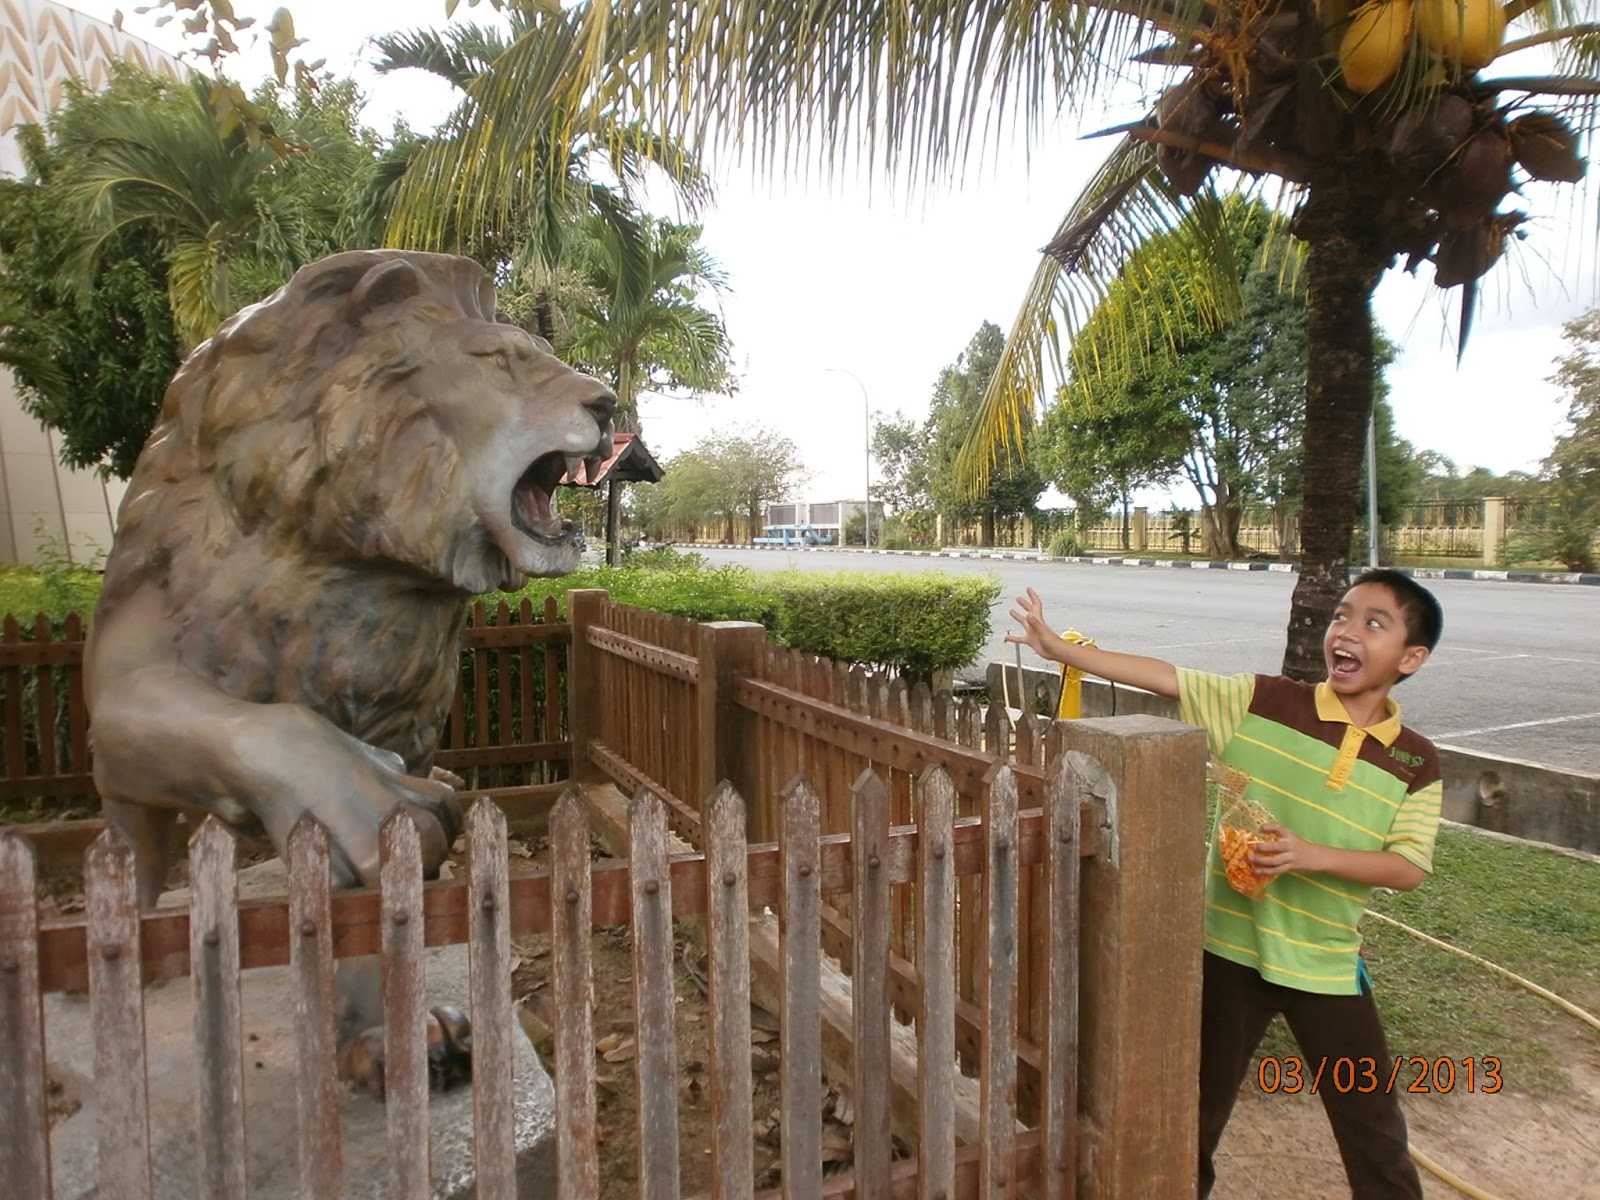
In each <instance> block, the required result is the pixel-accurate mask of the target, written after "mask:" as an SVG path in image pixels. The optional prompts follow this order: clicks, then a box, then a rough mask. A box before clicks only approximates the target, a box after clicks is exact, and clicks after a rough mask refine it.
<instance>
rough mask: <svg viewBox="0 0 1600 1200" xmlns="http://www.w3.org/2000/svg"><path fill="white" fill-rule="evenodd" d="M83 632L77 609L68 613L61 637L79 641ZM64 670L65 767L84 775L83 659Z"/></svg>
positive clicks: (86, 747)
mask: <svg viewBox="0 0 1600 1200" xmlns="http://www.w3.org/2000/svg"><path fill="white" fill-rule="evenodd" d="M83 636H84V634H83V618H82V617H80V616H79V615H78V614H77V613H70V614H69V615H68V616H67V620H66V624H65V628H64V629H63V631H62V640H63V641H66V642H81V641H82V640H83ZM66 670H67V770H68V771H70V772H72V773H73V774H74V775H86V774H88V772H89V707H88V704H87V702H86V701H85V699H84V686H83V663H82V662H75V663H69V664H68V665H67V669H66ZM90 790H91V791H92V789H90Z"/></svg>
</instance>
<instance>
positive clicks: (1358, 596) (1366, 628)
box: [1322, 583, 1428, 696]
mask: <svg viewBox="0 0 1600 1200" xmlns="http://www.w3.org/2000/svg"><path fill="white" fill-rule="evenodd" d="M1409 640H1410V638H1409V635H1408V634H1407V632H1406V614H1405V612H1404V610H1402V609H1401V607H1400V602H1399V600H1398V598H1397V597H1396V596H1395V594H1394V593H1393V592H1392V591H1390V590H1389V589H1388V588H1387V587H1385V586H1384V585H1383V584H1381V583H1363V584H1361V585H1360V586H1359V587H1353V588H1351V589H1350V590H1349V591H1348V592H1346V593H1345V594H1344V599H1342V600H1340V601H1339V607H1338V608H1336V609H1334V610H1333V620H1332V621H1330V622H1328V632H1327V633H1326V634H1324V635H1323V638H1322V658H1323V661H1324V663H1326V665H1327V668H1328V684H1329V686H1331V687H1332V688H1333V690H1334V691H1335V692H1337V693H1338V694H1339V695H1341V696H1352V695H1360V694H1361V693H1364V692H1372V691H1378V690H1383V691H1387V690H1388V689H1389V688H1390V687H1391V686H1393V684H1394V683H1395V682H1396V681H1397V680H1398V679H1399V678H1400V676H1402V675H1409V674H1411V673H1412V672H1413V671H1415V670H1416V669H1417V668H1418V667H1420V666H1422V664H1423V663H1425V662H1427V661H1428V648H1427V647H1426V646H1411V645H1407V642H1408V641H1409Z"/></svg>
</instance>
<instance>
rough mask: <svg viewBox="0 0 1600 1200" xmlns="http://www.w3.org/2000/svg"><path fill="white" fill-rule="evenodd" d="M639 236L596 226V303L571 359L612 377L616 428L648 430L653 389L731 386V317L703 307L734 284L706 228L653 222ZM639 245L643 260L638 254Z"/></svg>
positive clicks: (586, 247)
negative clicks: (642, 405)
mask: <svg viewBox="0 0 1600 1200" xmlns="http://www.w3.org/2000/svg"><path fill="white" fill-rule="evenodd" d="M637 228H638V232H637V234H636V235H630V234H627V233H625V232H621V231H619V230H618V228H617V226H616V224H615V223H613V222H611V221H605V220H601V219H600V218H598V217H593V218H590V220H589V221H588V222H586V224H585V226H584V234H585V237H584V242H583V246H582V248H581V251H580V260H579V271H580V273H581V274H582V275H583V277H584V278H585V279H586V280H587V281H588V283H589V286H590V290H589V294H588V296H587V297H586V298H585V299H584V300H583V301H581V302H580V303H579V305H578V306H577V309H576V311H575V313H574V315H573V326H572V331H571V335H570V337H569V338H568V339H567V340H566V341H565V342H564V343H563V347H562V348H563V350H564V352H565V353H566V354H567V355H568V357H570V358H571V359H572V360H573V361H574V362H577V363H580V364H582V365H584V366H586V367H588V368H590V369H591V370H593V371H595V372H596V373H597V374H599V375H601V376H603V377H605V378H606V379H607V380H608V381H609V382H610V383H611V386H612V388H613V389H614V390H615V391H616V393H617V418H616V420H617V427H618V428H619V429H632V430H637V429H638V427H639V394H640V392H642V391H644V390H645V389H646V388H681V389H686V390H688V391H692V392H712V391H724V390H726V389H727V388H728V387H729V386H730V385H731V383H732V371H731V364H730V362H729V354H730V347H729V343H728V335H727V332H726V330H724V328H723V325H722V319H721V318H720V317H719V316H718V315H717V314H716V313H714V312H711V311H710V310H709V309H707V308H705V307H703V306H702V305H701V304H700V300H699V295H700V292H701V290H702V289H709V290H711V291H712V292H713V293H716V292H719V291H721V290H722V289H723V287H724V286H725V285H726V276H725V275H724V273H723V271H722V268H721V267H720V266H718V265H717V263H716V261H715V260H713V259H712V257H711V256H710V255H709V254H707V253H706V252H705V250H704V249H703V248H702V247H701V246H700V244H699V237H700V229H699V227H698V226H694V225H675V224H673V223H672V222H671V221H667V220H664V219H662V218H659V217H645V218H642V219H641V220H640V221H639V223H638V227H637ZM636 240H637V242H638V243H639V244H642V246H643V248H644V253H643V255H636V254H633V253H631V250H632V247H633V244H634V242H635V241H636Z"/></svg>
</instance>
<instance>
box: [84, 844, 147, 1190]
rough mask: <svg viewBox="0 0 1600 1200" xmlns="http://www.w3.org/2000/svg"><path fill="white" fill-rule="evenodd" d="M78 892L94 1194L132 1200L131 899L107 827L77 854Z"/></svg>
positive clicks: (143, 1165)
mask: <svg viewBox="0 0 1600 1200" xmlns="http://www.w3.org/2000/svg"><path fill="white" fill-rule="evenodd" d="M83 893H84V894H83V900H84V916H85V920H86V922H87V925H88V930H87V937H86V944H85V950H86V952H87V955H88V959H89V1018H90V1027H91V1028H92V1030H93V1033H94V1077H95V1094H96V1097H97V1104H96V1106H97V1108H98V1110H99V1111H98V1120H97V1121H96V1126H95V1145H96V1147H97V1153H98V1155H99V1164H98V1165H99V1172H98V1176H99V1182H100V1189H101V1190H102V1191H103V1192H104V1193H105V1194H106V1195H109V1196H116V1197H118V1198H119V1200H123V1198H125V1200H139V1198H140V1197H148V1196H149V1195H150V1194H151V1190H150V1121H149V1101H148V1098H147V1094H146V1091H145V1079H146V1075H145V1044H144V996H143V990H142V981H141V979H140V974H141V973H140V970H139V898H138V895H137V891H136V887H135V883H134V868H133V846H132V844H131V843H130V842H129V841H128V839H127V838H126V837H124V836H123V835H122V834H121V833H120V832H119V831H117V830H116V829H107V830H106V831H105V832H104V833H102V834H101V835H100V836H99V837H97V838H96V839H95V840H94V843H93V844H92V845H91V846H90V847H89V849H88V851H87V852H86V853H85V854H84V860H83Z"/></svg>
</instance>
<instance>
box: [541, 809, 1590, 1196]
mask: <svg viewBox="0 0 1600 1200" xmlns="http://www.w3.org/2000/svg"><path fill="white" fill-rule="evenodd" d="M524 850H525V852H526V854H527V855H528V857H529V860H530V862H532V861H537V860H538V859H539V858H540V857H541V856H542V852H543V847H542V845H540V844H539V842H538V840H537V839H529V840H528V842H527V844H526V845H525V847H524ZM595 853H596V855H597V856H598V855H599V854H600V851H599V850H598V849H597V850H596V851H595ZM523 865H527V864H524V863H516V864H514V866H516V867H520V866H523ZM516 950H517V954H518V956H519V958H520V959H521V965H519V967H518V968H517V970H516V973H515V975H514V983H513V994H514V995H515V996H516V997H517V999H518V1000H519V1001H520V1002H521V1003H522V1004H523V1011H524V1012H525V1014H526V1015H525V1018H524V1024H525V1025H526V1026H527V1027H528V1029H529V1033H530V1035H531V1036H533V1037H534V1039H535V1042H536V1044H539V1043H542V1044H541V1046H540V1048H541V1053H542V1055H543V1057H544V1058H545V1061H546V1063H547V1064H548V1062H549V1059H550V1055H549V1053H548V1050H549V1043H548V1021H549V1012H548V1008H547V1006H546V1004H545V1002H544V1000H543V998H542V996H543V993H544V992H545V990H546V981H547V980H548V975H549V950H548V939H545V938H529V939H525V940H522V941H520V942H519V943H518V944H517V947H516ZM678 950H679V953H678V996H679V1003H678V1021H677V1036H678V1042H677V1053H678V1071H679V1076H680V1080H681V1086H680V1089H679V1108H678V1119H679V1137H680V1144H681V1146H682V1152H681V1154H680V1158H679V1162H680V1167H681V1171H682V1191H683V1194H684V1195H686V1196H693V1195H697V1194H705V1193H706V1192H707V1191H708V1189H709V1186H710V1165H711V1144H712V1139H713V1138H714V1137H715V1136H716V1131H715V1129H714V1128H713V1126H712V1123H711V1111H710V1105H709V1101H708V1098H707V1096H706V1092H705V1085H706V1058H707V1050H706V1045H707V1041H706V1015H707V1007H706V1003H705V993H704V984H703V979H704V972H703V969H702V968H700V967H699V966H698V964H697V962H696V961H695V960H694V959H693V957H692V954H693V952H692V950H691V949H690V946H689V944H688V942H687V941H686V940H684V939H683V938H680V940H679V945H678ZM631 972H632V963H631V944H630V938H629V936H628V931H627V930H625V929H618V930H603V931H601V932H599V933H597V934H596V936H595V941H594V976H595V1004H596V1016H595V1031H596V1039H597V1045H596V1054H597V1062H596V1069H597V1071H598V1073H599V1079H600V1096H599V1103H598V1115H599V1120H600V1126H601V1131H602V1139H603V1140H602V1143H601V1147H600V1177H601V1179H602V1180H603V1181H604V1182H603V1184H602V1187H603V1189H604V1190H603V1193H602V1195H603V1196H604V1197H605V1200H623V1198H624V1197H631V1196H632V1195H633V1194H634V1187H633V1184H634V1179H635V1177H636V1170H635V1161H636V1154H637V1145H636V1134H635V1125H634V1099H635V1096H634V1064H633V1050H634V1045H633V1040H632V1032H633V1017H632V1013H633V993H632V974H631ZM752 1030H753V1034H752V1043H753V1044H752V1046H751V1062H752V1066H753V1068H754V1083H755V1090H754V1100H755V1106H754V1108H755V1119H756V1127H757V1142H756V1147H755V1170H756V1180H755V1184H756V1187H757V1189H763V1188H769V1187H775V1186H776V1185H777V1183H778V1178H779V1173H778V1166H777V1163H778V1137H777V1129H778V1107H779V1100H778V1076H777V1066H778V1037H777V1022H776V1020H775V1019H774V1018H773V1017H772V1015H771V1014H770V1013H766V1012H765V1011H764V1010H761V1009H755V1010H753V1012H752ZM1552 1049H1553V1050H1555V1051H1556V1053H1557V1054H1558V1055H1559V1060H1560V1061H1561V1062H1562V1063H1563V1064H1564V1066H1565V1067H1566V1069H1567V1071H1568V1073H1569V1075H1570V1076H1571V1078H1572V1080H1573V1091H1572V1092H1571V1093H1570V1094H1565V1095H1561V1096H1556V1097H1549V1098H1534V1097H1532V1096H1530V1095H1528V1094H1527V1093H1526V1092H1521V1091H1518V1090H1517V1089H1516V1087H1515V1086H1514V1070H1513V1069H1512V1068H1511V1067H1510V1066H1509V1065H1508V1067H1507V1070H1508V1071H1510V1072H1511V1080H1512V1081H1511V1082H1508V1083H1507V1084H1506V1086H1505V1087H1503V1088H1502V1089H1501V1090H1500V1091H1499V1092H1497V1093H1495V1094H1483V1093H1481V1092H1477V1093H1472V1094H1468V1093H1467V1092H1466V1091H1465V1089H1464V1087H1458V1088H1457V1089H1456V1090H1455V1091H1453V1092H1452V1093H1451V1094H1449V1095H1412V1096H1407V1097H1406V1115H1407V1119H1408V1121H1409V1123H1410V1130H1411V1142H1412V1145H1413V1146H1414V1147H1415V1148H1416V1149H1417V1150H1419V1151H1421V1152H1422V1153H1423V1154H1425V1155H1426V1156H1427V1157H1428V1158H1429V1159H1430V1160H1432V1161H1433V1162H1434V1163H1436V1164H1437V1165H1438V1166H1439V1167H1441V1168H1443V1169H1444V1170H1445V1171H1446V1172H1449V1173H1452V1174H1454V1175H1455V1176H1457V1177H1459V1178H1460V1179H1461V1180H1463V1181H1465V1182H1466V1183H1468V1184H1471V1185H1472V1186H1474V1187H1476V1188H1478V1189H1479V1190H1480V1191H1481V1192H1483V1193H1485V1194H1487V1195H1488V1196H1491V1197H1494V1198H1495V1200H1600V1170H1597V1168H1600V1037H1596V1036H1593V1035H1591V1034H1590V1033H1589V1031H1588V1030H1586V1029H1585V1028H1584V1027H1583V1026H1581V1025H1579V1024H1578V1023H1577V1022H1576V1021H1574V1022H1572V1029H1571V1031H1570V1036H1569V1038H1568V1040H1565V1041H1563V1043H1562V1044H1561V1045H1560V1046H1559V1047H1552ZM824 1097H825V1098H824V1106H823V1119H824V1124H823V1146H824V1153H825V1155H827V1157H828V1169H829V1170H830V1171H845V1170H848V1169H849V1162H850V1131H851V1125H852V1121H853V1114H852V1112H851V1105H850V1098H849V1095H848V1092H847V1091H846V1090H845V1089H844V1088H843V1087H841V1086H838V1085H835V1086H833V1087H831V1088H828V1089H826V1090H825V1092H824ZM903 1152H904V1147H902V1146H899V1145H897V1146H896V1156H897V1157H899V1156H900V1155H901V1154H902V1153H903ZM1421 1173H1422V1178H1423V1193H1424V1195H1425V1196H1426V1197H1427V1198H1428V1200H1448V1198H1451V1197H1459V1196H1461V1195H1464V1194H1470V1193H1463V1192H1461V1191H1458V1190H1457V1189H1456V1188H1455V1187H1452V1186H1451V1185H1450V1184H1449V1183H1447V1182H1445V1181H1444V1180H1442V1179H1440V1178H1438V1177H1437V1176H1435V1175H1433V1174H1430V1173H1429V1172H1428V1171H1427V1170H1423V1171H1422V1172H1421ZM1349 1194H1350V1192H1349V1188H1348V1185H1347V1184H1346V1183H1345V1180H1344V1173H1343V1170H1342V1168H1341V1166H1340V1164H1339V1156H1338V1150H1337V1148H1336V1147H1335V1145H1334V1142H1333V1137H1332V1135H1331V1134H1330V1133H1329V1131H1328V1125H1327V1121H1326V1119H1325V1118H1324V1117H1323V1114H1322V1108H1321V1104H1320V1102H1319V1101H1318V1100H1317V1099H1316V1098H1315V1097H1312V1096H1307V1095H1300V1096H1288V1095H1282V1094H1278V1095H1267V1094H1264V1093H1262V1092H1261V1091H1260V1089H1259V1088H1258V1087H1257V1086H1256V1084H1255V1081H1254V1079H1252V1080H1251V1081H1250V1083H1249V1084H1248V1085H1247V1086H1246V1088H1245V1089H1244V1090H1243V1091H1242V1092H1241V1096H1240V1100H1239V1104H1238V1107H1237V1108H1236V1109H1235V1110H1234V1115H1233V1119H1232V1121H1231V1122H1230V1123H1229V1127H1228V1131H1227V1134H1226V1135H1225V1136H1224V1138H1223V1142H1222V1146H1221V1148H1220V1151H1219V1157H1218V1172H1217V1187H1216V1189H1215V1191H1214V1192H1213V1193H1212V1195H1213V1197H1214V1198H1215V1200H1269V1198H1270V1200H1284V1198H1286V1197H1293V1198H1294V1200H1346V1198H1347V1197H1348V1196H1349Z"/></svg>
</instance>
